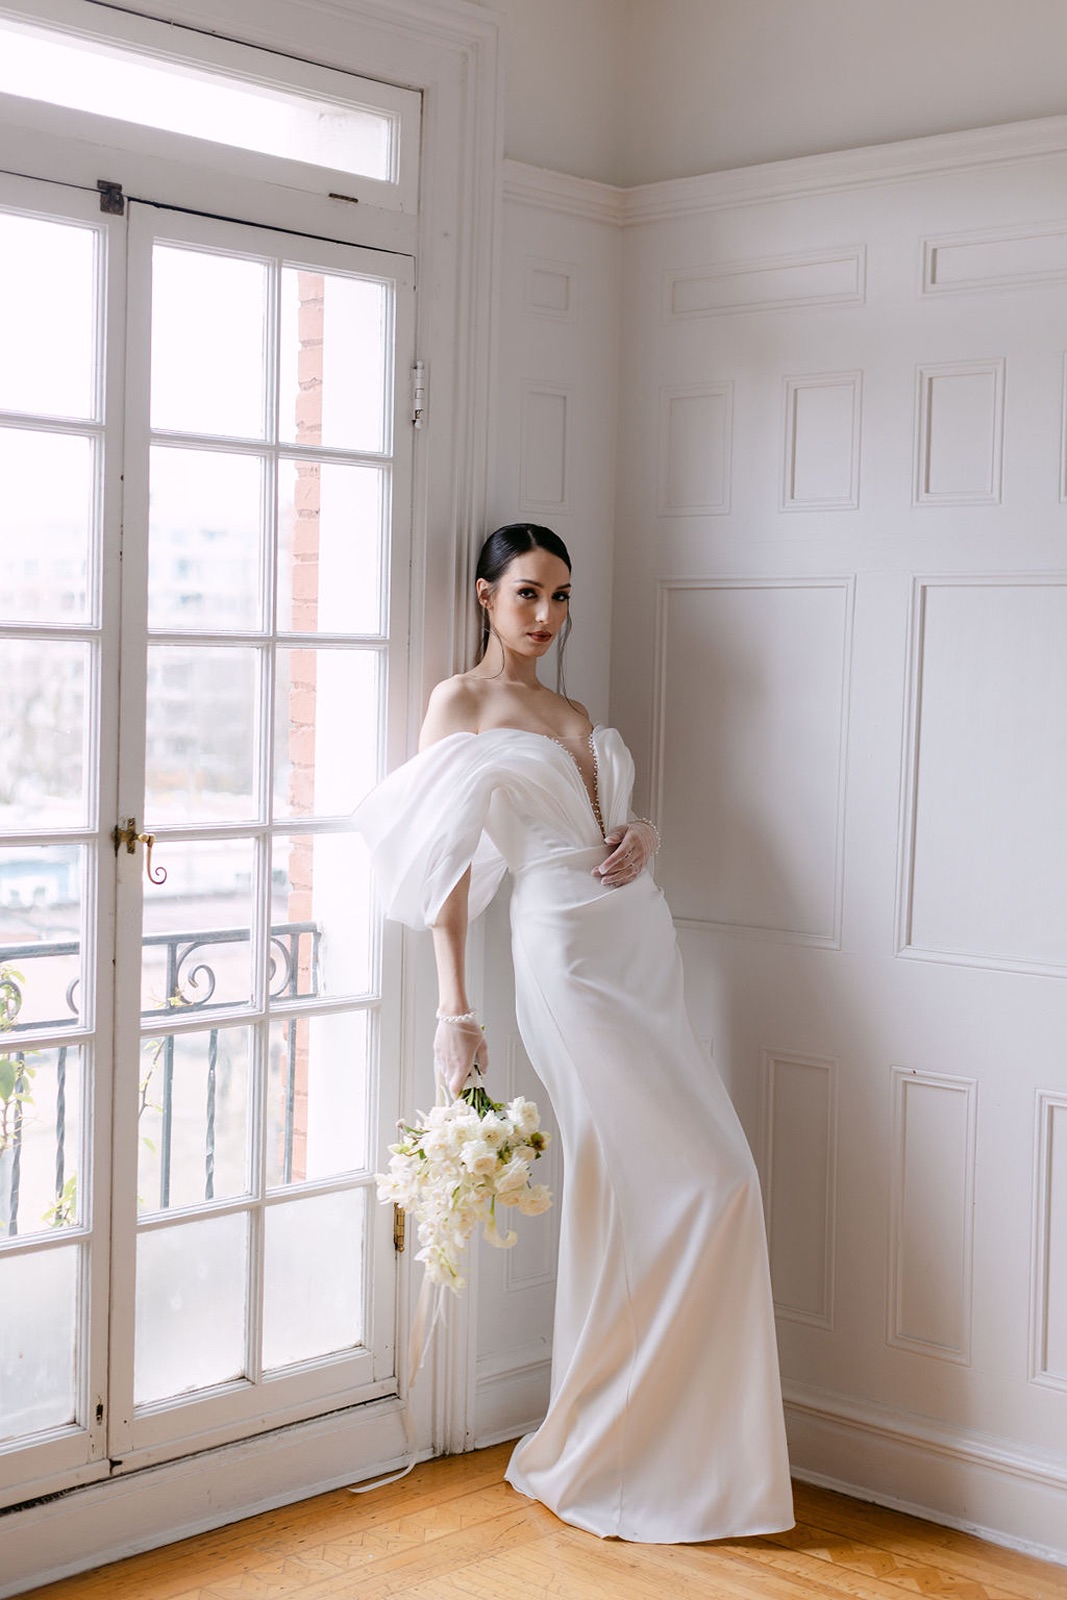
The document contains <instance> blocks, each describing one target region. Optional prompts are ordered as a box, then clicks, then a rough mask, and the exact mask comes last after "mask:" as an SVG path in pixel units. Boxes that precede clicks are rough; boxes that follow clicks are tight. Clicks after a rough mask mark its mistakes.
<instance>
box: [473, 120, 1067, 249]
mask: <svg viewBox="0 0 1067 1600" xmlns="http://www.w3.org/2000/svg"><path fill="white" fill-rule="evenodd" d="M1064 154H1067V116H1061V117H1041V118H1038V119H1035V120H1034V121H1032V122H1008V123H1001V124H998V125H997V126H995V127H991V128H970V129H968V130H967V131H966V132H963V133H936V134H930V135H929V136H928V137H926V138H923V139H901V140H898V141H897V142H895V143H893V144H877V145H865V146H863V147H862V148H860V149H857V150H836V151H833V152H832V153H831V154H829V155H817V156H796V157H794V158H793V159H791V160H789V161H768V162H765V163H763V164H761V165H759V166H752V167H734V168H732V169H731V170H730V171H728V172H708V173H704V174H702V175H701V176H699V177H695V178H666V179H664V180H663V181H662V182H659V183H642V184H638V185H636V186H635V187H634V188H631V189H627V188H624V187H622V186H620V185H617V184H611V183H598V182H596V181H594V180H593V179H591V178H575V177H572V176H571V175H570V174H569V173H565V172H553V171H551V170H549V169H548V168H545V167H532V166H528V165H527V164H526V163H525V162H522V161H505V162H504V164H503V167H504V196H505V198H506V199H508V200H511V201H515V202H517V203H518V204H520V205H529V206H537V207H539V208H540V209H542V210H545V211H556V212H563V213H566V214H567V215H570V216H578V217H585V218H586V219H587V220H589V221H593V222H607V223H610V224H613V225H615V226H616V227H636V226H638V225H639V224H641V223H645V222H661V221H666V220H668V219H670V218H675V217H690V216H699V215H701V214H702V213H704V212H708V211H722V210H726V209H729V208H732V207H735V206H753V205H767V204H770V203H772V202H774V201H776V200H789V199H796V198H797V197H798V196H803V195H814V194H828V193H833V192H835V191H841V190H847V189H865V188H871V187H875V186H879V185H882V184H890V183H907V182H909V181H913V180H915V179H921V178H936V177H939V176H941V175H942V174H948V173H953V172H962V171H967V170H968V169H975V168H980V167H986V168H993V167H1001V166H1008V165H1011V164H1013V163H1017V162H1022V161H1034V160H1039V159H1040V158H1041V157H1042V156H1057V155H1064Z"/></svg>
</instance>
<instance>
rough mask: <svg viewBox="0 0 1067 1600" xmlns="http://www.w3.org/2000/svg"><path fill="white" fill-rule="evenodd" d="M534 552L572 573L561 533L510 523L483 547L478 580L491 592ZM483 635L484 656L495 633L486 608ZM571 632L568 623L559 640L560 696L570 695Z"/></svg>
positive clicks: (557, 663) (497, 530) (557, 673)
mask: <svg viewBox="0 0 1067 1600" xmlns="http://www.w3.org/2000/svg"><path fill="white" fill-rule="evenodd" d="M531 550H547V551H548V553H549V555H552V556H558V558H559V560H560V561H562V562H563V565H564V566H565V567H566V569H567V571H568V572H570V570H571V558H570V553H569V551H568V550H567V546H566V545H565V544H564V543H563V540H562V539H561V538H560V536H559V534H558V533H553V532H552V529H551V528H543V527H542V526H541V525H540V523H537V522H507V523H505V524H504V526H503V527H502V528H497V529H496V530H495V531H494V532H493V533H491V534H490V535H489V537H488V539H487V540H486V541H485V543H484V544H483V545H482V549H481V554H480V555H479V557H478V565H477V567H476V569H475V573H474V577H475V580H477V579H478V578H484V579H485V581H486V583H488V584H489V585H490V587H491V588H494V589H495V588H496V586H497V584H498V583H499V582H500V580H501V578H502V577H503V576H504V574H505V572H506V571H507V569H508V568H509V567H510V566H511V563H512V562H513V561H514V560H515V558H516V556H524V555H526V554H528V552H529V551H531ZM481 627H482V633H481V654H482V655H483V656H484V654H485V651H486V647H487V645H488V644H489V636H490V634H491V633H492V625H491V623H490V621H489V612H488V610H487V609H486V608H485V606H483V607H482V624H481ZM570 631H571V619H570V614H569V613H568V615H567V619H566V621H565V622H564V624H563V626H562V628H561V629H560V631H559V640H558V645H557V651H556V687H557V689H558V691H559V693H560V694H566V692H567V691H566V690H565V689H564V687H563V648H564V646H565V645H566V643H567V639H568V637H569V635H570Z"/></svg>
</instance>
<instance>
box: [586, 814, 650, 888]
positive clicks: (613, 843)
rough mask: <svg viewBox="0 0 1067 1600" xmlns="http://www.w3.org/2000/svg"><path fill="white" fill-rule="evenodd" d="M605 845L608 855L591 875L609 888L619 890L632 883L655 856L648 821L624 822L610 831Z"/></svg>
mask: <svg viewBox="0 0 1067 1600" xmlns="http://www.w3.org/2000/svg"><path fill="white" fill-rule="evenodd" d="M604 843H605V844H606V845H607V847H608V849H609V850H610V851H611V854H610V855H609V856H608V857H607V858H606V859H605V860H604V861H602V862H601V863H600V865H599V867H594V868H593V872H594V875H595V876H596V877H598V878H602V879H603V881H604V882H605V883H606V884H607V886H608V888H609V889H618V888H621V886H622V885H623V884H624V883H633V881H634V879H635V878H638V877H640V875H641V873H642V872H644V870H645V868H646V867H647V866H648V863H649V862H650V861H651V859H652V857H653V856H654V855H655V853H656V843H657V841H656V830H655V828H653V826H652V824H651V823H650V822H627V823H626V824H625V826H624V827H621V828H613V829H612V831H611V832H610V833H609V834H608V835H607V837H606V838H605V840H604Z"/></svg>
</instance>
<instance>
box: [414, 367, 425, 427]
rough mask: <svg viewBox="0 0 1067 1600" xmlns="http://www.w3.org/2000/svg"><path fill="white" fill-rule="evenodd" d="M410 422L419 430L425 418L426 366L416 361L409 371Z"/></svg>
mask: <svg viewBox="0 0 1067 1600" xmlns="http://www.w3.org/2000/svg"><path fill="white" fill-rule="evenodd" d="M411 380H412V381H411V388H412V397H411V420H412V423H413V424H414V426H415V427H416V428H421V427H422V424H423V422H424V421H425V418H426V364H425V362H423V361H416V363H415V365H414V366H413V367H412V369H411Z"/></svg>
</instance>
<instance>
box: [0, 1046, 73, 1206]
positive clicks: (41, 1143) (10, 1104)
mask: <svg viewBox="0 0 1067 1600" xmlns="http://www.w3.org/2000/svg"><path fill="white" fill-rule="evenodd" d="M81 1117H82V1072H81V1051H80V1050H77V1049H73V1050H71V1049H68V1048H67V1047H66V1045H63V1046H61V1047H60V1048H59V1049H56V1050H28V1051H21V1050H16V1049H12V1047H11V1038H10V1035H8V1037H7V1038H6V1039H0V1235H6V1236H7V1237H9V1238H14V1237H15V1236H16V1235H17V1236H18V1237H19V1238H25V1237H26V1236H27V1235H28V1234H34V1233H47V1232H50V1231H51V1230H52V1229H53V1228H66V1227H70V1226H72V1225H74V1224H76V1223H77V1222H78V1221H79V1208H80V1207H81V1206H83V1204H84V1195H83V1194H80V1193H79V1189H78V1161H79V1156H80V1154H81Z"/></svg>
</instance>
